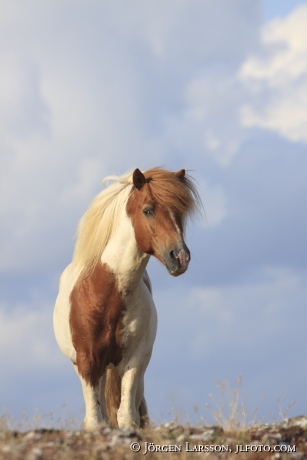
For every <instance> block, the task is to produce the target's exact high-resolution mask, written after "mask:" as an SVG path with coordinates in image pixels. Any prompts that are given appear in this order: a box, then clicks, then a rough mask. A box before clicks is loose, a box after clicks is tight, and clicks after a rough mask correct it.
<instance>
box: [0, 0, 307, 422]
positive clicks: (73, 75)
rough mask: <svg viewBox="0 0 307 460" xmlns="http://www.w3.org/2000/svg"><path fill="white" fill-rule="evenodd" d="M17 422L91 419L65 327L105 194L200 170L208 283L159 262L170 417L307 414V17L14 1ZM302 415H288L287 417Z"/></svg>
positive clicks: (9, 214) (200, 237) (203, 273)
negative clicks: (220, 403)
mask: <svg viewBox="0 0 307 460" xmlns="http://www.w3.org/2000/svg"><path fill="white" fill-rule="evenodd" d="M0 12H1V14H0V18H1V19H0V22H1V27H0V35H1V42H2V43H3V46H2V48H1V51H0V63H1V65H0V82H1V84H0V132H1V136H0V161H1V167H0V175H1V180H0V184H1V194H0V213H1V226H0V237H1V238H0V245H1V249H0V253H1V260H0V286H1V291H0V294H1V296H0V319H1V321H0V363H1V369H2V372H1V380H0V413H1V412H2V413H9V414H11V415H13V416H15V417H16V418H17V419H18V418H20V417H21V414H22V412H23V411H26V412H27V413H28V414H29V416H30V417H31V414H33V412H34V411H35V410H36V409H37V410H38V411H39V412H40V413H41V414H44V413H48V412H49V411H53V412H55V413H56V414H58V415H59V416H61V417H62V418H65V417H66V416H67V414H69V416H70V415H71V414H74V416H76V417H77V418H79V419H82V411H83V400H82V394H81V388H80V384H79V381H78V379H77V378H76V376H75V374H74V371H73V369H72V368H71V365H70V363H69V362H68V360H67V359H66V358H65V357H64V356H62V355H61V353H60V351H59V349H58V347H57V344H56V343H55V339H54V337H53V331H52V310H53V305H54V301H55V298H56V295H57V284H58V279H59V276H60V273H61V272H62V270H63V269H64V268H65V266H66V265H67V264H68V263H69V262H70V260H71V256H72V251H73V244H74V234H75V230H76V226H77V222H78V220H79V219H80V217H81V216H82V214H83V213H84V211H85V209H86V207H87V205H88V204H89V202H90V200H91V199H92V198H93V197H94V196H95V195H96V194H97V193H98V192H99V191H100V190H101V180H102V179H103V177H105V176H107V175H110V174H121V173H124V172H125V171H126V170H131V169H133V168H135V167H139V168H142V169H147V168H149V167H152V166H155V165H163V166H165V167H167V168H168V169H171V170H178V169H180V168H186V169H187V170H191V174H192V175H193V177H194V178H195V179H196V180H197V182H198V184H199V190H200V194H201V196H202V199H203V202H204V206H205V209H206V216H207V220H206V219H199V220H198V221H196V222H195V223H193V224H191V225H190V226H189V228H188V233H187V238H186V240H187V243H188V246H189V248H190V250H191V253H192V262H191V264H190V267H189V270H188V272H187V273H186V274H185V275H183V276H181V277H180V278H176V279H173V278H171V277H170V276H169V275H168V274H167V272H166V270H165V268H164V267H163V266H161V265H160V264H159V263H158V262H157V261H155V260H152V261H150V263H149V272H150V276H151V279H152V284H153V290H154V298H155V301H156V304H157V309H158V317H159V326H158V335H157V339H156V344H155V347H154V353H153V357H152V360H151V363H150V365H149V368H148V370H147V374H146V396H147V400H148V405H149V409H150V413H151V415H152V417H153V419H154V420H156V421H159V420H160V419H162V418H163V417H164V418H167V417H168V414H169V412H170V411H172V410H173V409H174V411H175V412H179V413H180V414H181V415H183V416H184V415H185V414H188V417H190V418H192V419H193V417H194V415H193V406H194V405H195V404H197V405H198V406H199V410H200V413H201V415H202V416H204V417H205V418H206V419H208V421H211V420H212V415H211V414H210V411H209V412H208V411H207V410H206V403H210V402H211V399H210V397H209V394H215V395H218V389H217V386H216V381H217V380H219V381H222V380H227V381H229V382H230V383H231V385H234V383H235V379H236V377H237V376H238V375H239V374H242V376H243V378H242V395H243V397H244V399H247V401H248V402H247V405H248V409H249V410H250V411H252V410H253V409H254V408H255V407H258V408H259V417H262V418H265V417H267V419H269V420H273V419H274V418H278V412H279V406H278V403H277V398H280V399H283V398H284V397H285V396H287V399H286V401H289V402H291V401H293V400H295V404H294V405H293V406H292V407H291V411H290V414H289V415H299V414H306V413H307V397H306V392H305V391H304V390H305V386H306V380H307V362H306V339H305V329H306V326H305V324H306V303H307V288H306V286H307V282H306V281H307V267H306V255H307V254H306V252H307V251H306V236H305V235H306V233H307V228H306V227H307V219H306V212H305V196H306V194H307V185H306V183H307V182H306V171H307V150H306V149H307V147H306V144H307V135H306V133H307V109H306V107H307V100H306V94H307V77H306V75H307V57H306V56H307V32H306V27H305V24H306V21H307V2H298V1H291V2H290V1H279V2H277V1H270V0H268V1H264V2H262V1H260V0H252V1H246V0H235V1H234V0H217V1H214V2H210V1H203V0H202V1H200V0H195V1H193V2H188V1H186V0H176V1H169V2H163V1H162V0H161V1H160V0H155V1H148V2H146V3H144V2H142V1H138V0H132V1H131V2H129V3H127V2H124V1H121V0H117V1H116V2H113V1H112V2H109V1H102V2H96V1H93V2H90V3H88V2H85V1H83V0H82V1H81V0H80V1H77V2H71V1H69V0H67V1H64V2H63V1H53V2H50V1H45V2H44V3H41V2H37V1H30V0H26V1H25V2H22V3H21V2H14V3H11V4H10V5H8V3H4V2H3V3H0ZM285 406H287V403H285Z"/></svg>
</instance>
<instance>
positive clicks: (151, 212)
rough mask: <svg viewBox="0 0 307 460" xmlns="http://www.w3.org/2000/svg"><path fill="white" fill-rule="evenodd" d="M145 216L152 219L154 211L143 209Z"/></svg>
mask: <svg viewBox="0 0 307 460" xmlns="http://www.w3.org/2000/svg"><path fill="white" fill-rule="evenodd" d="M143 214H144V216H146V217H151V216H153V210H152V209H149V208H145V209H143Z"/></svg>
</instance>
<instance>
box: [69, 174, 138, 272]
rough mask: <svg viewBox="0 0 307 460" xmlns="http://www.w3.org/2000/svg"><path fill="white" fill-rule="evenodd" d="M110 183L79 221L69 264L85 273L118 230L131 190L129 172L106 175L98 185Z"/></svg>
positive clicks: (92, 266) (93, 266)
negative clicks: (72, 254)
mask: <svg viewBox="0 0 307 460" xmlns="http://www.w3.org/2000/svg"><path fill="white" fill-rule="evenodd" d="M111 180H113V181H114V182H113V183H112V184H111V185H109V186H108V187H107V188H105V189H104V190H102V191H101V192H100V193H99V194H98V195H97V196H96V197H95V198H94V199H93V201H92V202H91V203H90V205H89V207H88V209H87V211H86V212H85V214H84V215H83V217H82V218H81V220H80V222H79V225H78V230H77V235H76V245H75V250H74V256H73V261H72V263H73V265H75V266H78V267H79V268H80V269H81V270H83V275H87V274H89V273H90V272H91V271H92V270H93V269H94V268H95V266H96V265H97V263H98V261H99V259H100V257H101V254H102V253H103V251H104V249H105V247H106V245H107V243H108V241H109V240H110V238H111V237H112V235H113V234H114V231H115V229H116V228H117V227H118V224H119V219H120V215H121V212H122V210H123V208H124V206H125V205H126V202H127V200H128V197H129V195H130V193H131V189H132V173H131V172H128V173H126V174H124V175H122V176H121V177H117V176H108V177H106V178H105V179H103V181H102V183H103V184H104V183H106V182H108V181H111Z"/></svg>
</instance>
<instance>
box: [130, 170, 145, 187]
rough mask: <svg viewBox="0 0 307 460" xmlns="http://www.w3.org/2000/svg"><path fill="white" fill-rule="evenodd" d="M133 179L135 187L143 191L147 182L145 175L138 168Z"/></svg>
mask: <svg viewBox="0 0 307 460" xmlns="http://www.w3.org/2000/svg"><path fill="white" fill-rule="evenodd" d="M132 179H133V185H134V186H135V188H137V189H138V190H141V188H142V187H143V185H144V184H145V182H146V179H145V176H144V174H143V173H142V171H140V170H139V169H138V168H137V169H135V171H134V172H133V176H132Z"/></svg>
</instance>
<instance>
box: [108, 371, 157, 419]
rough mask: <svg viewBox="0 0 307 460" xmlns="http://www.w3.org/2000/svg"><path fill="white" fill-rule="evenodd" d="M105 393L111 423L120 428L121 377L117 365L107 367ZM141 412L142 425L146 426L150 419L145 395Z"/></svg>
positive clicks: (140, 408) (140, 407)
mask: <svg viewBox="0 0 307 460" xmlns="http://www.w3.org/2000/svg"><path fill="white" fill-rule="evenodd" d="M104 394H105V399H106V409H107V416H108V419H109V422H110V425H111V426H112V427H114V428H118V422H117V411H118V409H119V406H120V395H121V378H120V376H119V375H118V372H117V369H116V368H115V367H113V368H111V369H107V373H106V383H105V393H104ZM139 413H140V421H141V424H140V425H141V426H140V427H141V428H144V427H145V426H146V425H148V421H149V418H148V411H147V404H146V401H145V398H144V396H143V398H142V401H141V404H140V406H139Z"/></svg>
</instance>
